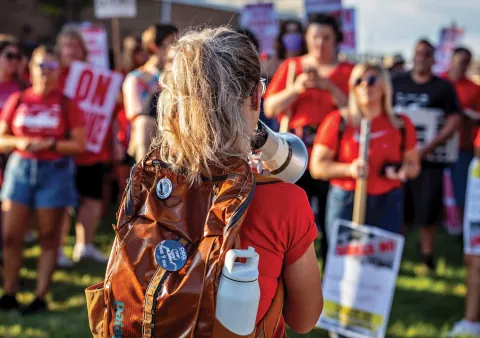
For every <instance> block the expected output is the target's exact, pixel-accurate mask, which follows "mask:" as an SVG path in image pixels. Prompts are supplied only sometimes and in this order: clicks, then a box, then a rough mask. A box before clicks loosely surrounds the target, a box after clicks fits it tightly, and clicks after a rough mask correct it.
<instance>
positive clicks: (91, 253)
mask: <svg viewBox="0 0 480 338" xmlns="http://www.w3.org/2000/svg"><path fill="white" fill-rule="evenodd" d="M56 48H57V52H58V54H59V56H60V62H61V65H62V76H61V78H60V79H59V83H58V87H59V88H60V89H61V90H63V89H64V88H65V82H66V79H67V76H68V72H69V69H70V65H71V64H72V62H74V61H85V60H87V56H88V54H87V53H88V52H87V49H86V46H85V42H84V41H83V38H82V36H81V34H80V33H79V32H78V31H77V30H76V29H72V28H65V29H64V30H63V31H62V32H60V34H59V35H58V37H57V45H56ZM113 120H114V119H113V118H112V121H113ZM111 127H112V125H110V126H109V128H111ZM85 133H86V134H87V135H88V133H89V130H86V131H85ZM112 134H113V133H112V132H110V133H109V134H108V135H107V137H105V140H104V143H103V145H102V148H101V150H100V152H99V153H94V152H91V151H85V152H84V153H83V154H80V155H78V156H76V157H75V164H76V165H77V173H76V186H77V190H78V194H79V195H80V199H79V204H78V208H77V223H76V242H75V247H74V250H73V261H74V262H78V261H80V260H82V259H85V258H90V259H93V260H95V261H97V262H101V263H106V262H107V257H106V256H105V255H104V254H103V253H102V252H100V251H99V250H97V249H96V248H95V246H94V244H93V240H94V237H95V230H96V228H97V225H98V224H99V223H100V220H101V216H102V211H103V186H104V184H103V183H104V179H105V174H106V171H107V163H108V162H109V161H110V157H111V156H110V149H111V146H112V141H114V140H116V138H112ZM116 153H117V152H116V151H115V152H114V154H116ZM69 225H70V217H65V220H64V231H65V232H67V233H68V228H69ZM59 263H61V266H64V267H68V266H70V265H71V262H70V261H69V260H68V259H67V258H66V257H65V256H64V255H63V251H61V252H59Z"/></svg>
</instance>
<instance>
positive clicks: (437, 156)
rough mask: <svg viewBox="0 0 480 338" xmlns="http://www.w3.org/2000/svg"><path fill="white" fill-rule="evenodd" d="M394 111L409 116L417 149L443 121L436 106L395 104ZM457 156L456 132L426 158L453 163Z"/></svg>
mask: <svg viewBox="0 0 480 338" xmlns="http://www.w3.org/2000/svg"><path fill="white" fill-rule="evenodd" d="M397 99H398V98H397ZM394 110H395V112H396V113H401V114H404V115H406V116H408V117H409V118H410V120H411V121H412V123H413V125H414V126H415V128H416V130H417V146H418V148H419V149H421V148H423V147H424V146H426V145H428V144H430V143H431V142H432V141H433V139H434V138H435V137H436V136H437V134H438V132H439V131H440V129H442V127H443V124H444V123H445V116H444V112H443V111H442V110H441V109H437V108H423V107H417V106H407V107H405V106H395V107H394ZM457 158H458V133H456V134H454V136H452V137H450V138H449V139H448V140H447V142H445V143H444V144H442V145H440V146H438V147H437V148H436V149H435V150H434V151H433V153H431V154H428V155H427V157H426V159H427V160H428V161H431V162H435V163H455V162H456V161H457Z"/></svg>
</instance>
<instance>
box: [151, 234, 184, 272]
mask: <svg viewBox="0 0 480 338" xmlns="http://www.w3.org/2000/svg"><path fill="white" fill-rule="evenodd" d="M155 260H156V261H157V263H158V265H160V266H161V267H162V268H164V269H165V270H167V271H178V270H180V269H181V268H183V267H184V266H185V263H187V251H186V250H185V248H184V247H183V246H182V245H181V244H180V243H179V242H177V241H174V240H171V239H167V240H164V241H161V242H160V243H158V245H157V247H156V248H155Z"/></svg>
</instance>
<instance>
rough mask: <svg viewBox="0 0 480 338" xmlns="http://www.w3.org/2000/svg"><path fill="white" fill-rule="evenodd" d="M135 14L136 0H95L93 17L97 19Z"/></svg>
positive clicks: (130, 16) (132, 15)
mask: <svg viewBox="0 0 480 338" xmlns="http://www.w3.org/2000/svg"><path fill="white" fill-rule="evenodd" d="M135 16H137V0H95V17H96V18H98V19H111V18H133V17H135Z"/></svg>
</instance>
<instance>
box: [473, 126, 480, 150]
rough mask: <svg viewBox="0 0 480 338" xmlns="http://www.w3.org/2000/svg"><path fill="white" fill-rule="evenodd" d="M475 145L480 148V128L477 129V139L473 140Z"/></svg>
mask: <svg viewBox="0 0 480 338" xmlns="http://www.w3.org/2000/svg"><path fill="white" fill-rule="evenodd" d="M473 146H474V147H475V148H480V130H478V131H477V136H476V137H475V141H474V142H473Z"/></svg>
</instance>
